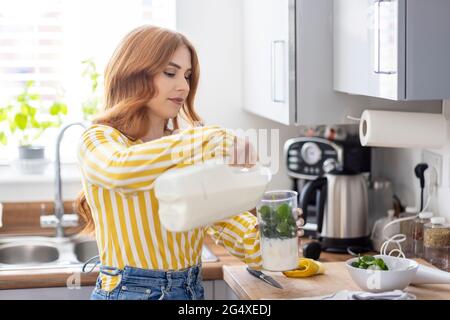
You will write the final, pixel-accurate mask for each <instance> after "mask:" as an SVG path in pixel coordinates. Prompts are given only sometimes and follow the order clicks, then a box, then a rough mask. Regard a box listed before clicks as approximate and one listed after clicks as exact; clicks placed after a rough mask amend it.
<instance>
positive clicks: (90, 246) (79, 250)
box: [73, 241, 98, 262]
mask: <svg viewBox="0 0 450 320" xmlns="http://www.w3.org/2000/svg"><path fill="white" fill-rule="evenodd" d="M73 251H74V253H75V257H76V258H77V260H78V261H80V262H85V261H87V260H89V259H90V258H92V257H94V256H96V255H98V249H97V242H95V241H82V242H79V243H76V244H75V247H74V250H73Z"/></svg>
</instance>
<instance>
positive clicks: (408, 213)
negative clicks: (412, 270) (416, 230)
mask: <svg viewBox="0 0 450 320" xmlns="http://www.w3.org/2000/svg"><path fill="white" fill-rule="evenodd" d="M418 214H419V210H417V208H414V207H406V208H405V211H404V212H402V213H400V215H399V218H400V219H402V218H410V219H409V220H404V221H401V222H400V233H401V234H404V235H405V236H406V240H405V242H403V243H402V250H403V253H404V254H405V256H406V257H407V258H412V257H414V245H413V226H414V218H415V217H416V216H417V215H418Z"/></svg>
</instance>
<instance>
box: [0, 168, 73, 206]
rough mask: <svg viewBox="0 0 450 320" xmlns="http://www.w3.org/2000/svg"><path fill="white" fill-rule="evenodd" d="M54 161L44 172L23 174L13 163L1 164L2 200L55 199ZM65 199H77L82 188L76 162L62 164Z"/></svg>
mask: <svg viewBox="0 0 450 320" xmlns="http://www.w3.org/2000/svg"><path fill="white" fill-rule="evenodd" d="M54 177H55V174H54V166H53V163H51V164H49V165H48V167H47V168H46V170H45V172H44V173H43V174H39V175H31V174H21V173H19V172H17V171H16V170H14V168H13V166H11V165H0V202H28V201H49V200H53V199H54V194H55V192H54V183H55V178H54ZM61 180H62V190H63V200H73V199H75V197H76V195H77V194H78V191H80V190H81V188H82V185H81V172H80V169H79V168H78V165H77V164H76V163H72V164H69V163H66V164H62V165H61Z"/></svg>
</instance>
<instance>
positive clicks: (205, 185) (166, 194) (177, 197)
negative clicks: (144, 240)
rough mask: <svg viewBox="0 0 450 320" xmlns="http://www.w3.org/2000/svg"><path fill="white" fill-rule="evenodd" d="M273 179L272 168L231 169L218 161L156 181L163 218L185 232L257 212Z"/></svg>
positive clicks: (168, 226) (173, 172)
mask: <svg viewBox="0 0 450 320" xmlns="http://www.w3.org/2000/svg"><path fill="white" fill-rule="evenodd" d="M271 178H272V175H271V172H270V170H269V168H267V167H264V166H262V165H261V164H259V163H257V164H256V165H255V166H253V167H252V168H242V167H231V166H229V165H228V164H226V163H220V162H218V161H217V160H210V161H205V162H203V163H201V164H196V165H192V166H188V167H185V168H181V169H171V170H169V171H167V172H165V173H163V174H162V175H161V176H159V177H158V178H157V179H156V180H155V195H156V198H157V199H158V201H159V217H160V220H161V223H162V225H163V226H164V227H165V228H166V229H167V230H170V231H174V232H181V231H187V230H191V229H194V228H197V227H200V226H206V225H209V224H211V223H214V222H216V221H219V220H222V219H226V218H229V217H232V216H235V215H239V214H242V213H243V212H245V211H246V210H250V209H252V208H255V207H256V205H257V203H258V201H259V200H260V198H261V197H262V195H263V194H264V191H265V189H266V187H267V184H268V183H269V182H270V180H271Z"/></svg>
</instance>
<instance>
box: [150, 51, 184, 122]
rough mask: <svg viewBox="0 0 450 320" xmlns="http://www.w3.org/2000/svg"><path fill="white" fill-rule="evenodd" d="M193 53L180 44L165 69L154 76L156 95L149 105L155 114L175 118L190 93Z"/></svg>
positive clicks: (160, 116)
mask: <svg viewBox="0 0 450 320" xmlns="http://www.w3.org/2000/svg"><path fill="white" fill-rule="evenodd" d="M190 78H191V53H190V52H189V49H188V48H187V47H186V46H180V47H178V49H177V50H176V51H175V53H174V54H173V56H172V58H171V59H170V61H169V64H168V65H167V66H166V67H165V69H164V70H163V71H162V72H160V73H158V74H157V75H156V76H155V77H154V80H153V81H154V82H153V84H154V86H155V89H156V95H155V96H154V97H153V98H152V99H151V100H150V101H149V102H148V104H147V106H148V107H149V108H150V110H151V114H152V115H153V116H157V117H159V118H161V119H163V120H167V119H169V118H175V117H176V115H177V114H178V112H179V111H180V108H181V107H182V106H183V104H184V102H185V100H186V98H187V96H188V94H189V82H190Z"/></svg>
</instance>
